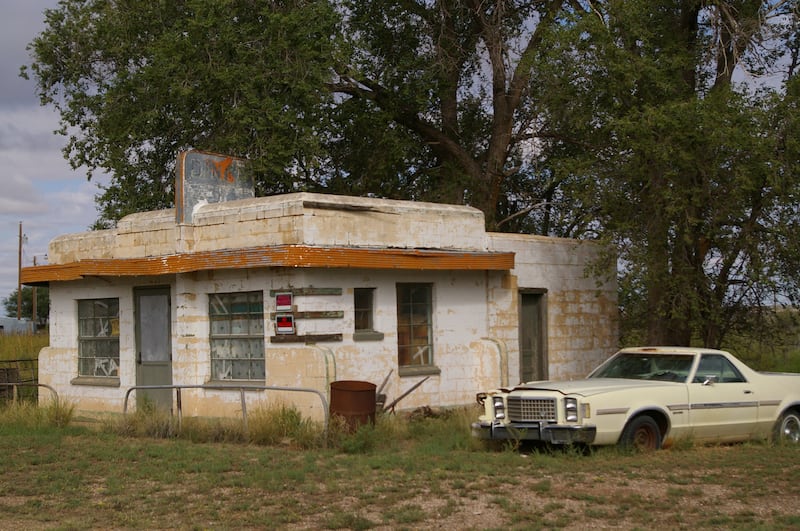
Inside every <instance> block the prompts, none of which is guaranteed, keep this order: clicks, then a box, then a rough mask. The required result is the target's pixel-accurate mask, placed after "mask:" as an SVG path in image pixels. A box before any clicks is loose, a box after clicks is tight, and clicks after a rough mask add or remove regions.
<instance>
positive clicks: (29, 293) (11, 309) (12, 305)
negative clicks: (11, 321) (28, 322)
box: [3, 286, 50, 324]
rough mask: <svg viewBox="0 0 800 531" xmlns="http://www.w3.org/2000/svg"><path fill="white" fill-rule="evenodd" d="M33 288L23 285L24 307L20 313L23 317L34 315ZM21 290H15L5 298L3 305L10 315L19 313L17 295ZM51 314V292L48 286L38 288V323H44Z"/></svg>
mask: <svg viewBox="0 0 800 531" xmlns="http://www.w3.org/2000/svg"><path fill="white" fill-rule="evenodd" d="M33 292H34V290H33V288H31V287H29V286H23V287H22V307H21V311H20V315H21V317H23V318H31V316H32V315H33ZM18 293H19V291H18V290H14V292H13V293H11V294H10V295H9V296H8V297H6V298H5V299H3V307H4V308H5V310H6V314H7V315H10V316H16V315H17V298H18V297H17V295H18ZM49 316H50V293H49V290H48V289H47V288H36V319H35V321H36V323H37V324H44V323H47V320H48V318H49Z"/></svg>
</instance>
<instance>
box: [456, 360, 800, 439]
mask: <svg viewBox="0 0 800 531" xmlns="http://www.w3.org/2000/svg"><path fill="white" fill-rule="evenodd" d="M477 400H478V403H479V404H481V405H482V406H483V414H482V415H480V417H479V418H478V421H477V422H474V423H473V424H472V427H471V428H472V435H473V436H475V437H477V438H479V439H486V440H515V441H541V442H544V443H550V444H555V445H569V444H583V445H592V446H595V445H596V446H601V445H614V444H617V445H620V446H624V447H633V448H636V449H640V450H656V449H659V448H661V447H662V446H665V445H667V444H669V443H671V442H674V441H676V440H681V439H686V440H692V441H696V442H700V443H707V442H714V443H721V442H737V441H744V440H748V439H759V438H761V439H765V438H770V437H771V438H774V439H780V440H786V441H790V442H793V443H797V442H800V374H789V373H766V372H757V371H755V370H753V369H751V368H750V367H748V366H747V365H746V364H745V363H743V362H742V361H740V360H739V359H737V358H736V357H735V356H733V355H732V354H730V353H729V352H726V351H722V350H715V349H707V348H689V347H635V348H625V349H622V350H620V351H619V352H617V353H616V354H614V355H613V356H612V357H610V358H609V359H608V360H606V361H605V362H604V363H602V364H601V365H600V366H599V367H597V368H596V369H595V370H594V371H592V372H591V373H590V374H589V375H588V376H587V377H586V378H585V379H583V380H574V381H561V382H559V381H539V382H528V383H523V384H520V385H517V386H516V387H513V388H500V389H495V390H492V391H488V392H481V393H478V394H477Z"/></svg>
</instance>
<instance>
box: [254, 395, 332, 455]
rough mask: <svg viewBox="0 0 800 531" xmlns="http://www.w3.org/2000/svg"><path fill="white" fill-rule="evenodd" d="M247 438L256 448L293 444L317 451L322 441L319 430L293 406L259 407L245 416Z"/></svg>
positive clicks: (316, 425)
mask: <svg viewBox="0 0 800 531" xmlns="http://www.w3.org/2000/svg"><path fill="white" fill-rule="evenodd" d="M247 426H248V432H247V437H248V440H249V441H250V442H251V443H254V444H260V445H275V444H281V445H293V446H296V447H298V448H317V447H319V446H320V444H321V443H322V442H323V437H322V436H323V433H322V427H321V426H320V425H319V424H318V423H316V422H313V421H311V420H310V419H307V418H303V416H302V414H301V413H300V412H299V411H298V410H297V409H296V408H294V407H292V406H288V405H286V404H284V403H280V402H278V403H268V404H263V405H260V406H258V407H256V408H255V409H253V410H251V411H250V412H249V413H248V415H247Z"/></svg>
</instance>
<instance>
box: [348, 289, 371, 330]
mask: <svg viewBox="0 0 800 531" xmlns="http://www.w3.org/2000/svg"><path fill="white" fill-rule="evenodd" d="M374 293H375V289H374V288H355V289H354V290H353V302H354V305H355V331H356V332H369V331H372V330H374V328H373V326H374V325H373V323H372V313H373V312H372V308H373V299H374V297H373V295H374Z"/></svg>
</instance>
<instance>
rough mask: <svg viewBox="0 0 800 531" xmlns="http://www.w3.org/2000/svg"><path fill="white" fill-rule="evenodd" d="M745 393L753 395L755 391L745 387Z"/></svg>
mask: <svg viewBox="0 0 800 531" xmlns="http://www.w3.org/2000/svg"><path fill="white" fill-rule="evenodd" d="M744 394H746V395H752V394H753V391H751V390H750V389H745V390H744Z"/></svg>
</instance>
